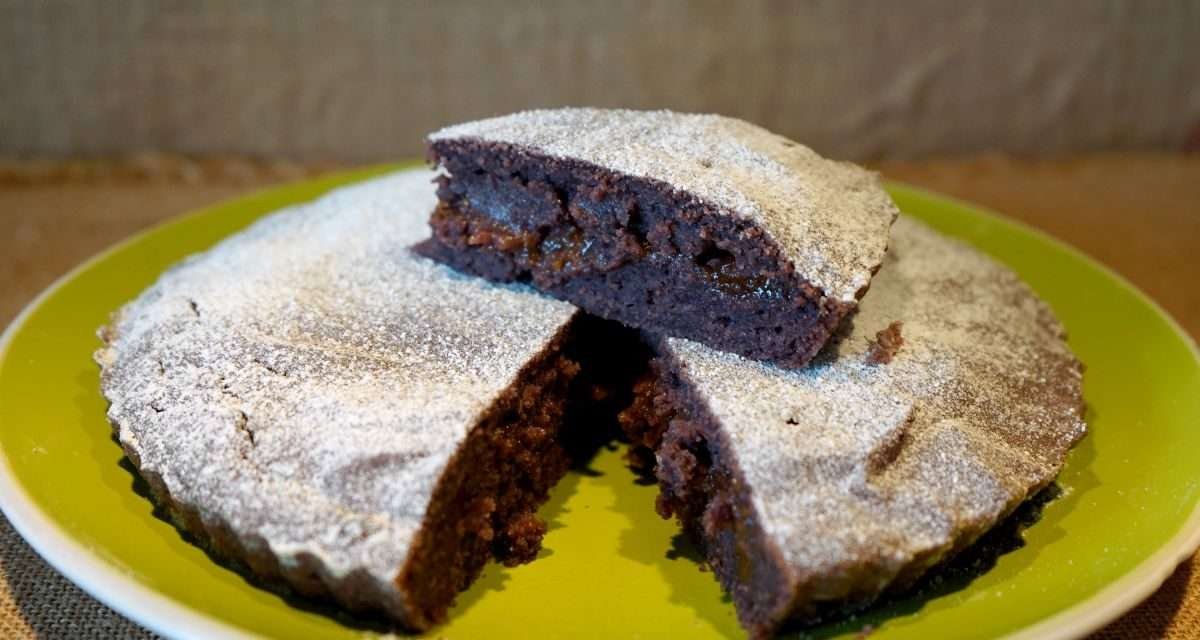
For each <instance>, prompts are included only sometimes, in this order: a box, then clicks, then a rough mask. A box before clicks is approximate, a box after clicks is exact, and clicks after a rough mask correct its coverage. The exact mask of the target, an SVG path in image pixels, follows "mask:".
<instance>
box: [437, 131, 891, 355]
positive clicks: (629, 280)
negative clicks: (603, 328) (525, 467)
mask: <svg viewBox="0 0 1200 640" xmlns="http://www.w3.org/2000/svg"><path fill="white" fill-rule="evenodd" d="M429 152H430V156H431V160H432V162H434V163H435V164H436V165H438V166H439V167H440V168H441V170H442V175H441V177H440V178H439V179H438V190H437V192H438V204H437V208H436V209H435V210H434V213H433V215H432V217H431V219H430V224H431V226H432V227H433V232H434V237H433V240H432V241H431V242H429V243H428V244H427V245H426V246H425V247H423V249H422V251H423V252H424V253H426V254H427V255H430V256H432V257H435V258H437V259H438V260H441V261H443V262H446V263H448V264H451V265H453V266H455V267H457V268H459V269H461V270H464V271H467V272H470V273H473V274H476V275H479V276H483V277H485V278H488V279H491V280H495V281H499V282H514V281H516V282H531V283H532V284H533V285H534V286H535V287H537V288H538V289H540V290H542V291H545V292H547V293H549V294H551V295H554V296H556V297H558V298H561V299H564V300H568V301H570V302H572V303H574V304H577V305H579V306H580V307H581V308H582V309H584V310H585V311H588V312H590V313H594V314H597V315H599V316H602V317H605V318H609V319H612V320H618V321H620V322H622V323H625V324H627V325H630V326H633V327H638V328H642V329H648V330H651V331H654V332H656V333H660V334H663V335H671V336H679V337H685V338H690V339H692V340H696V341H699V342H702V343H704V344H706V345H709V346H711V347H714V348H716V349H720V350H725V351H732V352H734V353H738V354H741V355H743V356H746V357H748V358H753V359H761V360H768V361H772V362H775V363H777V364H779V365H781V366H785V367H799V366H801V365H804V364H805V363H806V362H808V360H809V359H811V358H812V357H813V356H814V355H815V354H816V353H817V351H818V350H819V349H820V348H821V347H822V346H823V345H824V344H825V342H826V341H827V340H828V338H829V336H830V335H831V333H832V332H833V331H834V330H835V329H836V328H837V326H838V325H839V323H840V322H841V321H842V320H843V319H844V318H845V317H846V316H848V315H849V314H851V313H852V312H853V310H854V309H855V306H856V302H857V300H858V298H859V297H860V296H861V295H862V294H863V293H864V292H865V291H866V289H867V286H868V284H869V282H870V280H871V275H872V274H873V273H874V272H875V270H876V269H877V268H878V266H879V263H880V261H881V260H882V259H883V255H884V253H885V251H886V248H887V241H888V228H889V227H890V225H891V224H892V221H893V220H894V219H895V216H896V213H897V210H896V208H895V206H894V205H893V204H892V202H891V200H890V199H889V198H888V196H887V194H886V193H885V192H884V191H883V189H882V188H881V187H880V185H879V181H878V180H877V178H876V176H875V175H874V174H872V173H870V172H867V171H864V170H862V169H860V168H858V167H856V166H854V165H851V164H847V163H840V162H833V161H830V160H826V159H823V158H821V157H820V156H818V155H817V154H816V153H814V152H813V151H812V150H810V149H808V148H807V147H804V146H802V145H800V144H797V143H795V142H792V141H791V140H788V139H786V138H783V137H781V136H778V135H775V134H773V133H770V132H768V131H765V130H763V129H761V128H759V127H756V126H754V125H751V124H749V123H746V122H743V121H740V120H735V119H732V118H726V117H721V116H715V115H694V114H680V113H672V112H669V111H654V112H644V111H625V110H601V109H557V110H548V111H529V112H524V113H518V114H514V115H510V116H504V117H499V118H492V119H489V120H481V121H478V122H470V123H466V124H460V125H457V126H453V127H449V128H446V129H442V130H441V131H438V132H436V133H433V134H432V135H431V136H430V137H429Z"/></svg>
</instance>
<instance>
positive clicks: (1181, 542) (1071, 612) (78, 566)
mask: <svg viewBox="0 0 1200 640" xmlns="http://www.w3.org/2000/svg"><path fill="white" fill-rule="evenodd" d="M408 164H411V163H389V164H383V165H370V166H367V167H358V168H352V169H347V170H341V171H335V172H332V173H328V174H325V175H322V176H317V177H315V178H307V179H301V180H297V181H292V182H288V183H285V184H281V185H276V186H272V187H266V188H262V189H256V190H253V191H251V192H249V193H246V194H243V195H240V196H236V197H233V198H229V199H226V200H221V201H218V202H216V203H213V204H210V205H207V206H204V207H200V208H197V209H194V210H191V211H187V212H185V213H182V214H180V215H176V216H172V217H170V218H168V219H166V220H163V221H162V222H159V223H157V224H154V225H152V226H150V227H147V228H146V229H142V230H141V231H138V232H136V233H134V234H132V235H130V236H128V237H126V238H125V239H123V240H121V241H119V242H117V243H115V244H113V245H110V246H109V247H107V248H105V249H102V250H101V251H100V252H98V253H96V254H94V255H93V256H91V257H90V258H88V259H86V260H84V261H83V262H81V263H80V264H78V265H76V266H75V267H74V268H72V269H70V270H69V271H67V272H66V273H64V274H63V275H61V276H59V277H58V278H57V279H55V280H54V282H52V283H51V284H50V285H49V286H48V287H46V288H45V289H43V290H42V291H41V292H40V293H39V294H38V295H37V296H36V297H34V298H33V300H31V301H30V302H29V303H28V304H26V305H25V306H24V307H23V308H22V309H21V311H20V312H19V313H18V314H17V315H16V317H14V318H13V320H12V321H11V322H10V323H9V324H8V326H7V327H5V329H4V331H3V333H0V362H3V361H4V360H5V359H6V358H7V355H8V351H9V347H10V346H11V343H12V342H13V340H14V339H15V337H16V336H17V334H18V333H20V331H21V329H22V327H24V325H25V323H26V322H27V320H28V318H29V316H31V315H32V314H33V312H34V311H35V310H36V309H38V308H39V307H40V306H41V305H42V303H43V302H44V301H45V300H46V299H47V298H49V297H50V296H52V295H54V294H55V293H56V292H57V291H58V290H59V289H61V288H62V287H63V286H65V285H66V284H67V283H68V282H70V281H71V280H73V279H74V278H76V277H77V276H78V275H79V274H80V273H83V272H84V271H87V270H88V269H90V268H91V267H92V266H93V265H95V264H97V263H99V262H101V261H103V260H105V259H107V258H108V257H109V256H111V255H113V254H115V253H117V252H120V251H122V250H124V249H125V248H127V247H128V246H130V245H132V244H135V243H137V242H139V241H141V240H142V239H143V238H145V237H146V236H148V235H150V234H152V233H155V232H157V231H158V230H159V229H162V228H164V227H167V226H170V225H175V224H179V223H182V222H183V221H184V220H187V219H191V218H194V217H198V216H203V215H208V214H210V213H211V211H212V210H213V209H216V208H218V207H232V206H237V205H239V204H242V203H244V202H249V201H252V200H254V199H261V198H266V197H270V196H271V195H272V194H275V193H278V192H283V191H287V190H290V189H294V188H296V187H298V186H301V185H310V186H315V185H316V184H320V183H329V185H330V187H329V189H333V188H336V187H339V186H344V185H348V184H352V183H355V182H360V181H362V180H366V179H369V178H371V177H373V176H377V175H380V174H382V173H384V172H387V171H391V170H402V169H403V168H404V167H405V166H407V165H408ZM884 184H885V186H886V187H887V189H888V190H889V191H894V192H897V193H904V194H905V195H906V196H910V197H915V198H918V199H923V200H931V201H940V202H943V203H946V204H950V205H952V206H954V207H956V208H960V209H966V210H969V211H971V212H972V213H976V214H979V215H982V216H984V217H986V218H988V219H989V221H990V222H993V223H996V224H1000V225H1002V226H1008V227H1011V228H1014V229H1016V230H1018V231H1021V232H1024V233H1027V234H1031V235H1034V236H1037V237H1038V239H1039V240H1042V241H1043V242H1046V243H1048V244H1050V245H1052V246H1055V247H1056V248H1058V249H1060V250H1063V251H1065V252H1067V253H1068V254H1070V256H1071V257H1072V258H1074V259H1077V260H1081V261H1083V262H1085V263H1086V264H1088V266H1090V267H1092V268H1094V269H1096V270H1098V271H1100V272H1101V273H1103V274H1104V275H1105V276H1107V277H1109V278H1111V279H1112V280H1113V281H1114V282H1116V283H1117V284H1118V285H1119V286H1120V287H1121V288H1123V289H1125V290H1126V291H1127V292H1128V293H1130V294H1132V295H1133V296H1134V297H1136V298H1137V299H1139V300H1140V301H1141V302H1142V303H1144V304H1146V305H1147V306H1149V307H1150V308H1151V309H1152V310H1154V311H1155V313H1157V314H1158V315H1159V316H1160V317H1162V318H1163V319H1165V320H1166V322H1167V324H1168V326H1170V327H1171V329H1172V330H1173V331H1174V332H1175V334H1176V335H1177V336H1179V337H1181V338H1182V339H1183V343H1184V345H1185V347H1187V348H1189V349H1190V351H1191V353H1192V357H1193V358H1194V359H1195V360H1196V361H1197V362H1198V363H1200V347H1197V343H1196V341H1195V339H1194V338H1192V336H1191V335H1190V334H1189V333H1188V332H1187V331H1186V330H1184V328H1183V327H1182V326H1181V325H1180V324H1179V322H1178V321H1177V320H1176V319H1175V318H1174V317H1173V316H1172V315H1171V314H1170V313H1169V312H1167V311H1166V310H1165V309H1163V308H1162V306H1161V305H1159V304H1158V302H1157V301H1156V300H1154V299H1153V298H1151V297H1150V296H1149V295H1147V294H1146V293H1144V292H1143V291H1142V290H1141V289H1139V288H1138V287H1137V286H1136V285H1134V284H1133V283H1131V282H1130V281H1129V280H1127V279H1126V278H1125V277H1124V276H1122V275H1121V274H1120V273H1117V272H1116V271H1114V270H1113V269H1112V268H1110V267H1109V266H1108V265H1105V264H1104V263H1102V262H1100V261H1098V260H1096V259H1094V258H1092V257H1091V256H1089V255H1088V254H1086V253H1085V252H1083V251H1082V250H1080V249H1078V248H1077V247H1075V246H1074V245H1071V244H1070V243H1068V242H1065V241H1063V240H1060V239H1058V238H1056V237H1054V236H1052V235H1050V234H1048V233H1046V232H1044V231H1042V230H1040V229H1038V228H1036V227H1033V226H1030V225H1028V224H1026V223H1024V222H1022V221H1020V220H1016V219H1013V218H1009V217H1008V216H1005V215H1003V214H1001V213H998V212H996V211H994V210H992V209H990V208H988V207H985V206H982V205H978V204H975V203H972V202H969V201H967V200H963V199H960V198H956V197H954V196H949V195H945V194H942V193H939V192H935V191H932V190H929V189H925V188H922V187H918V186H914V185H911V184H908V183H905V182H901V181H897V180H884ZM327 190H328V189H327ZM0 511H2V512H3V513H4V515H5V517H7V518H8V521H9V522H10V523H11V524H12V527H13V529H14V530H15V531H16V532H17V533H18V534H19V535H20V536H21V538H22V539H23V540H24V541H25V543H26V544H28V545H29V546H30V547H31V548H32V549H33V550H34V551H35V552H37V554H38V556H40V557H41V559H42V560H43V561H45V562H46V563H47V564H49V565H50V566H51V567H53V568H54V569H55V571H57V572H58V573H59V574H61V575H62V576H63V577H65V578H67V579H68V580H70V581H71V582H72V583H73V584H75V585H76V586H78V587H79V588H80V589H82V590H83V591H84V592H85V593H87V594H88V595H90V596H91V597H93V598H95V599H97V600H99V601H100V602H102V603H104V604H105V605H106V606H108V607H110V608H111V609H113V610H114V611H116V612H117V613H119V614H121V615H123V616H125V617H127V618H129V619H131V620H133V621H134V622H136V623H138V624H140V625H142V626H143V627H146V628H147V629H149V630H151V631H153V632H155V633H158V634H160V635H163V636H165V637H208V638H257V637H261V636H258V635H256V634H253V633H250V632H247V631H245V630H243V629H239V628H236V627H234V626H232V625H230V624H227V623H225V622H222V621H220V620H218V619H216V618H213V617H211V616H209V615H207V614H205V613H203V612H201V611H199V610H196V609H193V608H191V607H188V606H186V605H183V604H180V603H178V602H176V601H174V600H172V599H170V598H168V597H166V596H164V595H162V594H160V593H159V592H157V591H155V590H154V589H151V588H150V587H147V586H145V585H143V584H141V583H139V582H138V581H137V580H135V579H133V578H132V577H130V576H129V575H127V574H126V573H123V572H122V571H120V570H119V569H118V568H116V567H114V566H112V565H111V564H109V563H107V562H105V561H103V560H102V559H101V558H100V557H99V556H98V555H97V554H96V553H95V552H93V551H91V550H89V549H88V548H87V547H86V546H84V545H83V544H81V543H80V542H78V541H76V540H75V539H74V538H73V537H71V536H70V535H69V534H67V533H66V532H65V531H63V530H62V529H61V528H60V527H59V526H58V525H57V524H56V523H55V522H54V521H53V520H51V519H50V517H49V516H48V515H47V514H46V513H45V512H43V511H42V509H41V508H40V507H39V506H38V505H37V503H36V502H34V501H33V499H32V498H30V497H29V495H28V493H27V492H26V491H25V488H24V486H23V485H22V484H21V483H20V481H19V480H17V478H16V475H15V474H14V473H13V471H12V469H11V466H10V462H9V455H8V452H7V451H5V450H4V449H3V448H0ZM1198 548H1200V501H1198V502H1197V504H1196V505H1195V506H1194V507H1193V509H1192V512H1191V514H1190V515H1189V516H1188V517H1187V519H1186V520H1185V521H1184V523H1183V525H1181V526H1180V528H1179V529H1178V531H1176V533H1175V534H1174V535H1173V536H1172V537H1171V538H1170V539H1169V540H1168V541H1167V542H1166V543H1164V544H1163V545H1162V546H1160V547H1159V548H1158V549H1157V550H1155V551H1154V553H1152V554H1151V555H1150V556H1149V557H1148V558H1146V559H1145V560H1143V561H1142V562H1141V563H1139V564H1138V565H1137V566H1135V567H1134V568H1133V569H1132V570H1131V571H1129V572H1128V573H1126V574H1125V575H1123V576H1121V577H1120V578H1118V579H1116V580H1114V581H1113V582H1111V583H1109V584H1108V585H1106V586H1105V587H1103V588H1102V589H1100V590H1099V591H1097V592H1096V593H1094V594H1092V595H1091V596H1089V597H1087V598H1085V599H1084V600H1082V601H1080V602H1077V603H1076V604H1074V605H1071V606H1070V607H1068V608H1067V609H1065V610H1063V611H1060V612H1058V613H1056V614H1054V615H1052V616H1050V617H1048V618H1045V619H1043V620H1040V621H1038V622H1035V623H1033V624H1032V625H1029V626H1027V627H1025V628H1023V629H1019V630H1017V631H1015V632H1013V633H1010V634H1008V635H1007V636H1005V637H1006V638H1008V639H1009V640H1033V639H1034V638H1038V639H1046V640H1067V639H1070V638H1080V637H1082V636H1084V635H1087V634H1088V633H1091V632H1093V631H1095V630H1097V629H1099V628H1100V627H1102V626H1104V625H1105V624H1108V623H1109V622H1112V621H1113V620H1116V619H1117V618H1118V617H1120V616H1121V615H1123V614H1125V613H1127V612H1128V611H1129V610H1131V609H1133V608H1134V607H1135V606H1137V605H1138V604H1139V603H1141V602H1142V601H1143V600H1145V599H1146V598H1147V597H1149V596H1150V595H1151V594H1152V593H1154V592H1155V591H1156V590H1157V589H1158V588H1159V587H1161V586H1162V585H1163V583H1164V582H1165V581H1166V579H1167V578H1168V577H1170V575H1171V574H1172V573H1173V572H1174V571H1175V570H1176V568H1178V566H1179V565H1180V564H1182V563H1183V562H1184V561H1186V560H1187V559H1188V558H1190V557H1191V556H1192V555H1194V554H1195V553H1196V551H1197V549H1198Z"/></svg>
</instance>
